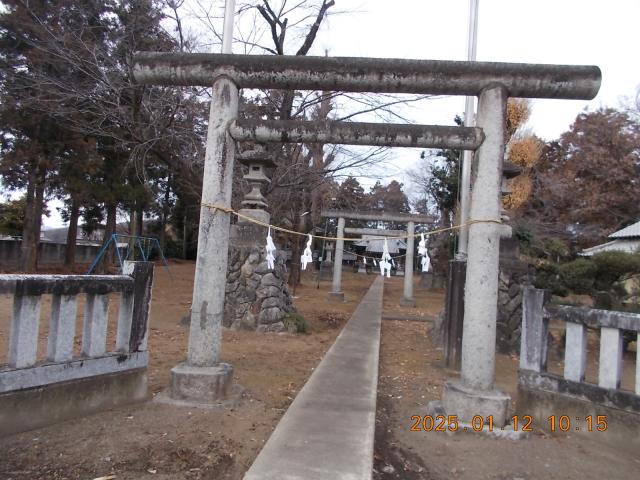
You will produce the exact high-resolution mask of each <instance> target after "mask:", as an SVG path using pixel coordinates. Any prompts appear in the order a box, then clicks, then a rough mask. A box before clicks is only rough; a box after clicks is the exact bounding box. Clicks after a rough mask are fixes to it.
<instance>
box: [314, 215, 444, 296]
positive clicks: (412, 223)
mask: <svg viewBox="0 0 640 480" xmlns="http://www.w3.org/2000/svg"><path fill="white" fill-rule="evenodd" d="M320 216H322V217H324V218H337V219H338V232H337V234H336V236H337V237H338V239H337V240H336V253H335V259H334V265H333V283H332V285H331V291H330V292H329V299H330V300H333V301H336V302H342V301H344V292H343V291H342V252H343V250H344V240H342V238H343V237H344V232H345V228H344V223H345V219H350V220H365V221H370V222H397V223H406V224H407V258H406V262H405V264H406V265H410V266H411V271H412V272H413V251H414V237H413V235H414V233H415V227H416V224H417V223H433V217H432V216H431V215H420V214H412V213H385V212H353V211H346V210H323V211H322V212H321V214H320ZM408 270H409V269H408V268H405V273H404V285H403V298H402V300H401V301H400V303H401V304H402V305H405V306H410V307H414V306H415V304H416V302H415V300H414V299H413V275H412V274H411V275H409V274H408V273H409V272H408Z"/></svg>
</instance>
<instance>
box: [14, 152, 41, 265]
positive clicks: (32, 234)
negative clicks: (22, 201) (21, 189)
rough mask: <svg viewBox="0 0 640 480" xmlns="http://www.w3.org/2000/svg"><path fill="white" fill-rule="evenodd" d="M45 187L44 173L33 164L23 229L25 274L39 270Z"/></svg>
mask: <svg viewBox="0 0 640 480" xmlns="http://www.w3.org/2000/svg"><path fill="white" fill-rule="evenodd" d="M44 187H45V178H44V172H40V168H39V167H38V166H37V164H33V165H32V168H31V170H30V171H29V177H28V184H27V202H26V208H25V219H24V226H23V229H22V246H21V259H20V269H21V270H22V271H23V272H25V273H34V272H35V271H36V270H37V268H38V246H39V243H40V229H41V227H42V204H43V202H44Z"/></svg>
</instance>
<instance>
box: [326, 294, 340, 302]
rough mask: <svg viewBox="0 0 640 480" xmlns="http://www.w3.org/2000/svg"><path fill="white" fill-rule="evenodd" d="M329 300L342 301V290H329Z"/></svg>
mask: <svg viewBox="0 0 640 480" xmlns="http://www.w3.org/2000/svg"><path fill="white" fill-rule="evenodd" d="M328 297H329V301H331V302H344V292H329V295H328Z"/></svg>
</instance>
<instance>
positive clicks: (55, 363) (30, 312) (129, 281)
mask: <svg viewBox="0 0 640 480" xmlns="http://www.w3.org/2000/svg"><path fill="white" fill-rule="evenodd" d="M152 279H153V264H152V263H147V262H127V263H126V265H125V275H0V293H3V294H7V293H9V294H13V296H14V297H13V316H12V319H11V330H10V335H9V348H8V358H7V364H6V365H1V366H0V395H3V394H5V393H7V392H14V391H19V390H25V389H32V388H34V387H46V386H47V385H51V384H58V383H60V382H68V381H72V380H79V379H87V378H89V377H96V376H99V375H105V374H114V373H120V372H127V371H130V370H133V369H141V368H145V367H146V366H147V364H148V359H149V356H148V352H147V336H148V317H149V306H150V301H151V284H152ZM113 293H119V294H120V306H119V313H118V320H117V329H116V340H115V348H114V349H113V350H111V351H107V323H108V308H109V294H113ZM81 294H84V295H85V302H84V320H83V326H82V343H81V350H80V352H81V353H80V355H79V356H74V339H75V336H76V316H77V312H76V310H77V299H78V296H79V295H81ZM43 295H51V296H52V302H51V315H50V317H49V330H48V337H47V353H46V359H45V360H38V358H37V352H38V337H39V335H38V333H39V324H40V306H41V303H42V299H43Z"/></svg>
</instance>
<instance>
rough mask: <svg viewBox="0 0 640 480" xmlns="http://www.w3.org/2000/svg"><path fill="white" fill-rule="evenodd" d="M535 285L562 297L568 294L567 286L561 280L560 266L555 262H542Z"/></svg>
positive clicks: (537, 271)
mask: <svg viewBox="0 0 640 480" xmlns="http://www.w3.org/2000/svg"><path fill="white" fill-rule="evenodd" d="M534 286H535V287H536V288H544V289H545V290H550V291H551V293H553V294H554V295H559V296H561V297H564V296H566V295H567V293H568V292H567V289H566V287H565V286H564V285H563V284H562V282H561V281H560V272H559V268H558V265H556V264H555V263H549V262H542V263H541V264H540V265H538V267H537V269H536V280H535V283H534Z"/></svg>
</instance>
